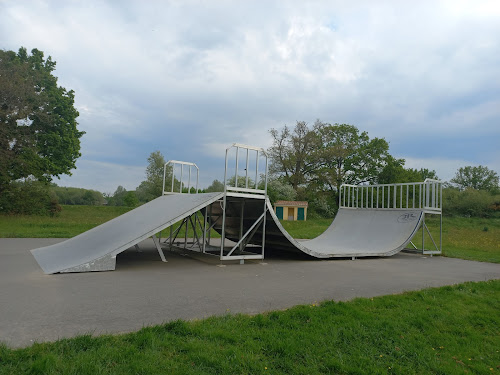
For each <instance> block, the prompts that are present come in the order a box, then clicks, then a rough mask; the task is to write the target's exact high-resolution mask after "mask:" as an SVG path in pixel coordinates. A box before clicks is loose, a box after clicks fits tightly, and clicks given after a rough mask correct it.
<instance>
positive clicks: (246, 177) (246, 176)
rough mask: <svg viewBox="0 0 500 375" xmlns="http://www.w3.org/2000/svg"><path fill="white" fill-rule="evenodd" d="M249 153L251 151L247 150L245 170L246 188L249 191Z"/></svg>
mask: <svg viewBox="0 0 500 375" xmlns="http://www.w3.org/2000/svg"><path fill="white" fill-rule="evenodd" d="M249 152H250V150H249V149H248V148H247V165H246V169H245V172H246V173H245V188H246V189H248V157H249Z"/></svg>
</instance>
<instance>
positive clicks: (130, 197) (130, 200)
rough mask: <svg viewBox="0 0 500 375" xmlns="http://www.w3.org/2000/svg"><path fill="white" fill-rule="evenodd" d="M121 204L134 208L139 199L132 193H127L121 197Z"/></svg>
mask: <svg viewBox="0 0 500 375" xmlns="http://www.w3.org/2000/svg"><path fill="white" fill-rule="evenodd" d="M123 204H124V205H125V206H127V207H135V206H137V205H138V204H139V199H137V195H135V192H134V191H127V192H126V194H125V196H124V197H123Z"/></svg>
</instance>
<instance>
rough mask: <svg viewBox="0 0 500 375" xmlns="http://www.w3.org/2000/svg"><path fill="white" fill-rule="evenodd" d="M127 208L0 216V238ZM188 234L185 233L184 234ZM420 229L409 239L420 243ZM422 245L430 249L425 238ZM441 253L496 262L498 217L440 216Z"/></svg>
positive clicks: (433, 224)
mask: <svg viewBox="0 0 500 375" xmlns="http://www.w3.org/2000/svg"><path fill="white" fill-rule="evenodd" d="M130 209H131V208H128V207H108V206H63V211H62V212H61V214H60V216H58V217H54V218H51V217H40V216H8V215H0V237H11V238H23V237H25V238H31V237H33V238H69V237H74V236H76V235H77V234H80V233H82V232H85V231H86V230H89V229H91V228H93V227H95V226H97V225H99V224H102V223H104V222H106V221H108V220H111V219H113V218H114V217H116V216H118V215H121V214H123V213H125V212H127V211H129V210H130ZM331 222H332V219H311V220H307V221H296V222H289V221H284V222H282V224H283V226H284V227H285V229H286V230H287V231H288V232H289V233H290V234H291V235H292V236H293V237H295V238H302V239H309V238H314V237H316V236H318V235H320V234H321V233H322V232H324V231H325V230H326V228H328V226H329V225H330V224H331ZM427 225H428V226H429V229H430V231H431V233H432V234H433V236H434V238H435V240H436V241H437V240H438V239H439V217H431V218H429V219H428V220H427ZM188 235H189V234H188ZM421 236H422V235H421V232H420V231H419V232H418V233H417V235H416V236H415V238H414V239H413V242H414V244H415V245H416V246H417V247H420V246H421ZM425 241H426V248H427V249H432V243H431V241H430V240H429V239H428V238H427V237H426V240H425ZM443 254H444V255H446V256H449V257H456V258H462V259H470V260H478V261H483V262H494V263H500V219H499V218H494V219H481V218H461V217H452V218H449V217H443Z"/></svg>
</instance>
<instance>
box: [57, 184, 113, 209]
mask: <svg viewBox="0 0 500 375" xmlns="http://www.w3.org/2000/svg"><path fill="white" fill-rule="evenodd" d="M50 190H51V191H52V192H53V193H54V194H55V196H56V197H57V200H58V201H59V202H60V203H61V204H67V205H87V206H102V205H103V204H104V203H105V200H104V197H103V196H102V193H100V192H98V191H95V190H88V189H82V188H74V187H60V186H52V187H51V189H50Z"/></svg>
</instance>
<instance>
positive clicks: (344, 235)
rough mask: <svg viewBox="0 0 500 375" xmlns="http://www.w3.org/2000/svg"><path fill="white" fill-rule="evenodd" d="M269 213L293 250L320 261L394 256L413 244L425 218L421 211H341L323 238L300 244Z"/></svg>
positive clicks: (323, 234) (354, 209) (352, 209)
mask: <svg viewBox="0 0 500 375" xmlns="http://www.w3.org/2000/svg"><path fill="white" fill-rule="evenodd" d="M269 213H270V215H268V217H269V216H271V218H272V224H273V226H275V227H276V228H277V229H279V230H280V231H281V232H282V233H283V234H284V235H285V236H286V237H287V240H288V242H289V243H290V246H289V248H290V250H292V251H293V250H294V249H295V248H297V249H300V250H301V251H303V252H304V253H306V254H309V255H312V256H314V257H317V258H333V257H367V256H390V255H394V254H396V253H397V252H399V251H401V250H402V249H404V248H405V246H406V245H407V244H408V243H409V242H410V240H411V239H412V237H413V236H414V235H415V233H416V231H417V230H418V228H419V226H420V223H421V221H422V218H423V215H424V213H423V212H422V211H421V210H403V211H402V210H390V209H386V210H377V209H356V208H341V209H339V211H338V213H337V215H336V216H335V219H334V220H333V222H332V224H331V225H330V226H329V227H328V229H327V230H325V231H324V232H323V233H322V234H321V235H319V236H318V237H316V238H314V239H312V240H306V241H297V240H295V239H293V238H292V237H291V236H290V235H289V234H288V233H287V232H286V230H285V229H284V228H283V226H282V225H281V223H280V222H279V220H278V218H277V217H276V215H275V214H274V212H273V211H272V209H271V210H270V211H269ZM266 230H268V231H272V229H271V228H269V229H267V228H266ZM266 237H267V235H266Z"/></svg>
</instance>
